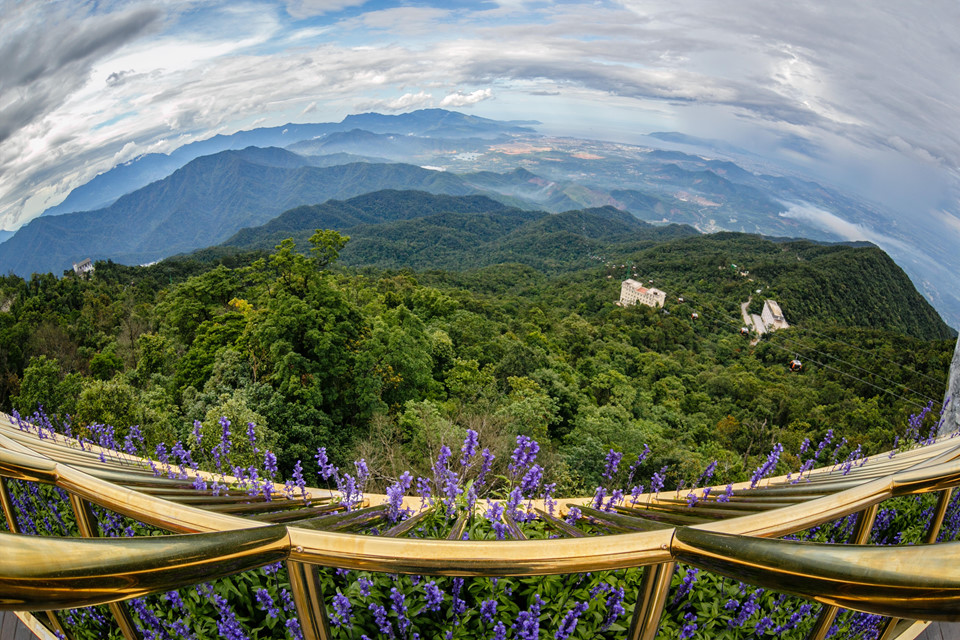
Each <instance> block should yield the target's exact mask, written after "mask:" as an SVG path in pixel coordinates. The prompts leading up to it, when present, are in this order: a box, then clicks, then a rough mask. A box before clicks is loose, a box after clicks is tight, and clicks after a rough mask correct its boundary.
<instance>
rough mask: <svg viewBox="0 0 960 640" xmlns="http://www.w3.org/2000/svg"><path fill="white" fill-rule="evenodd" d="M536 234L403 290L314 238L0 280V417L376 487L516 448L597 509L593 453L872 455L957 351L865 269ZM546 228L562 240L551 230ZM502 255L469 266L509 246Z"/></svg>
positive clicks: (787, 245)
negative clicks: (762, 312) (258, 447)
mask: <svg viewBox="0 0 960 640" xmlns="http://www.w3.org/2000/svg"><path fill="white" fill-rule="evenodd" d="M431 215H444V214H431ZM476 215H489V214H482V213H477V214H476ZM526 215H527V216H528V217H529V216H530V214H526ZM571 215H572V214H571ZM589 215H594V218H590V219H589V220H588V219H587V217H588V216H589ZM598 216H599V217H598ZM468 217H469V216H464V215H463V214H456V215H454V214H453V213H450V214H445V220H447V221H448V222H449V221H450V220H453V219H459V220H460V221H461V222H458V223H457V224H462V221H463V220H464V219H466V218H468ZM610 217H611V216H610V215H609V214H608V215H606V218H610ZM533 218H534V219H533V220H532V221H531V220H528V219H525V221H524V223H523V224H539V225H541V227H540V228H535V229H536V233H534V232H533V231H530V232H529V233H528V234H527V236H526V238H527V240H528V241H529V242H528V244H526V245H524V248H523V249H522V251H521V250H517V251H516V252H515V253H514V254H515V255H521V254H522V255H525V256H527V262H528V264H521V263H519V262H505V263H499V264H497V263H490V262H489V261H488V260H480V259H479V258H478V261H479V262H480V264H479V265H477V264H471V263H470V262H468V261H464V262H461V263H460V268H459V269H452V268H447V269H446V270H437V269H430V268H429V267H427V266H424V264H422V263H421V264H419V265H418V266H419V267H420V268H421V269H422V270H421V271H417V272H414V271H411V270H408V269H400V270H396V269H388V268H385V267H384V265H383V264H380V263H381V262H384V261H385V260H387V258H386V257H382V256H381V257H380V258H378V257H377V256H376V255H375V254H372V253H367V254H364V255H366V259H365V262H366V263H367V265H368V266H359V265H357V264H356V261H355V260H348V257H349V256H350V254H351V251H352V250H351V245H352V244H353V242H354V241H353V240H348V239H347V237H346V236H343V235H341V234H340V233H337V232H336V231H330V230H327V231H319V230H316V231H315V232H314V233H313V234H312V235H311V237H310V238H309V241H308V242H307V243H303V242H301V243H300V244H299V245H297V244H295V243H294V242H293V241H292V240H284V241H282V242H280V243H279V245H277V246H276V248H275V249H274V250H273V251H272V252H269V253H268V252H265V251H261V252H250V253H230V252H227V253H224V252H223V251H219V252H212V253H207V254H200V255H199V256H192V257H186V258H181V259H171V260H167V261H164V262H162V263H159V264H157V265H154V266H151V267H125V266H121V265H117V264H113V263H110V262H98V263H96V270H95V272H94V273H93V274H92V275H91V276H90V277H89V278H88V279H85V278H81V277H77V276H74V275H72V274H66V275H65V276H64V277H62V278H56V277H54V276H53V275H51V274H46V275H35V276H33V277H32V278H31V279H29V280H24V279H21V278H19V277H15V276H8V277H5V278H3V279H2V280H0V309H2V312H0V408H2V409H3V410H5V411H11V410H13V409H16V410H17V411H19V412H20V413H21V414H24V415H29V414H31V413H32V412H34V411H35V410H37V409H38V407H39V406H40V405H42V408H43V410H44V411H45V412H46V413H47V414H48V415H52V416H56V417H57V418H58V419H59V420H60V421H70V422H71V423H72V424H73V425H74V428H76V429H80V432H82V426H83V425H87V424H89V423H94V422H97V423H108V424H111V425H113V426H114V427H115V429H116V436H117V439H118V440H122V439H123V438H124V437H125V436H126V435H127V434H128V433H129V431H128V429H129V427H130V426H131V425H139V426H140V428H141V429H142V431H143V433H144V434H145V435H146V439H147V445H148V446H154V445H156V444H157V443H159V442H161V441H163V442H167V443H171V442H174V441H177V440H181V441H186V440H187V437H188V434H190V433H191V431H192V430H193V428H194V426H193V425H194V424H195V422H199V423H200V425H201V427H202V432H203V434H204V438H207V437H209V438H211V439H213V438H216V437H218V436H217V435H216V434H217V433H218V430H217V427H216V425H217V421H218V420H219V418H220V417H221V416H226V417H227V418H228V419H229V420H230V421H231V422H232V423H233V424H237V425H245V424H247V423H253V424H254V425H255V429H256V431H257V434H258V435H259V437H260V441H261V442H264V443H266V445H267V446H268V447H269V448H270V449H271V450H273V451H275V452H276V453H277V456H278V459H279V462H280V468H281V473H288V472H289V471H290V470H291V469H292V467H293V465H294V464H295V462H296V461H297V460H302V461H303V462H304V464H305V466H307V467H309V466H310V465H311V464H313V463H312V461H313V458H314V453H315V452H316V450H317V448H318V447H321V446H324V447H326V448H327V451H328V452H329V453H330V456H331V459H332V460H334V461H336V462H338V463H344V462H345V461H348V460H353V459H356V458H365V459H366V460H367V462H368V464H369V467H370V468H371V469H372V470H374V473H375V476H374V478H373V479H372V481H373V483H374V487H381V488H382V487H383V486H385V485H386V484H389V482H390V481H391V478H395V477H396V476H398V475H399V474H400V472H401V471H403V470H405V469H408V468H410V469H412V470H414V471H424V472H425V469H426V465H428V464H429V462H428V460H429V459H430V458H431V457H432V456H435V454H436V452H437V450H438V449H439V447H440V446H441V445H442V444H452V443H454V442H461V441H462V440H463V438H464V435H465V434H466V432H467V430H468V429H474V430H476V431H477V432H478V433H480V435H481V438H482V440H483V441H484V442H485V443H487V444H488V445H489V446H491V450H492V451H493V452H494V453H495V454H496V456H497V461H498V464H504V465H505V464H506V462H507V461H509V451H510V449H511V448H512V447H513V443H514V439H515V436H516V435H517V434H523V435H527V436H530V437H532V438H534V439H536V440H538V441H539V442H540V443H541V445H542V446H543V451H542V453H541V456H542V457H543V459H544V460H545V461H547V462H549V464H545V465H544V466H545V468H547V469H549V470H550V473H551V474H553V476H554V477H553V478H552V481H555V482H557V483H558V485H559V486H558V491H559V492H560V493H568V494H570V493H584V492H592V488H593V487H595V486H597V484H598V483H599V481H600V478H599V473H600V472H601V471H602V469H603V466H604V464H603V461H604V457H605V456H606V454H607V452H608V451H609V450H610V449H611V448H613V449H616V450H617V451H620V452H622V453H623V454H624V455H626V456H628V457H629V456H633V457H635V456H636V455H637V454H638V453H639V452H640V451H642V450H643V449H644V447H645V446H649V447H650V449H651V450H652V452H653V453H652V455H651V457H650V459H649V462H648V464H649V465H650V466H651V468H654V469H656V468H660V467H661V466H663V465H669V469H670V474H672V475H673V476H674V478H673V479H674V480H679V479H681V478H683V477H686V476H689V475H695V474H696V473H699V471H700V470H701V469H702V468H704V467H705V466H706V465H707V463H708V462H710V461H712V460H718V461H719V467H718V469H719V470H718V474H722V475H723V476H724V477H725V478H729V479H731V480H733V479H741V478H744V477H748V476H749V473H750V471H751V470H752V469H753V468H755V467H756V466H757V462H758V460H762V458H763V457H764V456H766V455H767V453H768V451H769V450H770V448H771V447H772V446H773V445H774V443H777V442H781V443H784V445H785V448H786V450H787V451H795V450H797V449H798V447H799V444H800V442H801V441H802V440H803V439H804V438H808V437H809V438H811V439H819V438H820V437H822V436H823V434H825V433H826V432H827V431H828V430H830V429H833V430H834V432H835V433H836V435H837V438H838V441H839V439H841V438H846V443H847V444H846V447H848V448H849V449H850V450H852V449H854V448H855V447H857V446H860V447H862V450H864V451H868V452H873V451H877V450H880V449H881V448H887V447H889V446H891V445H892V443H893V438H894V434H895V433H900V432H901V431H902V429H903V425H904V424H906V422H907V419H908V417H909V415H910V414H913V413H918V412H919V411H920V409H921V408H922V407H923V406H925V405H927V404H928V403H929V402H933V403H934V404H935V407H934V408H935V409H936V408H937V406H936V405H937V403H938V402H939V399H940V398H941V397H942V393H943V385H944V379H945V374H946V370H947V368H948V365H949V361H950V356H951V354H952V346H953V343H952V338H951V331H950V330H949V328H947V327H946V325H944V324H943V323H942V322H941V321H940V320H939V318H938V317H936V314H935V313H934V312H933V311H932V309H930V308H929V305H926V303H925V301H923V299H922V298H921V297H920V296H919V294H917V293H916V291H915V290H913V288H912V286H911V285H910V283H909V280H907V279H906V277H905V276H904V275H903V273H902V271H900V270H899V269H898V268H897V267H896V266H895V265H894V264H893V263H892V261H890V259H889V258H888V257H887V256H886V255H885V254H883V253H882V252H881V251H879V250H878V249H876V248H873V247H850V246H843V245H838V246H831V245H820V244H814V243H810V242H806V241H790V242H787V241H772V240H770V239H764V238H760V237H758V236H748V235H742V234H716V235H711V236H699V235H689V234H680V235H681V237H675V236H676V234H675V233H672V232H671V235H673V236H674V237H669V236H668V237H666V238H661V239H655V238H652V237H645V238H642V239H640V240H637V241H636V243H640V244H639V245H638V244H636V243H632V241H630V239H629V238H627V239H626V240H624V238H623V234H622V233H621V232H620V231H618V233H617V234H616V235H617V239H616V241H611V239H610V237H609V235H608V236H607V237H604V236H603V234H602V233H600V232H599V231H597V230H594V231H591V230H590V229H588V224H587V223H588V222H592V223H596V222H597V220H601V221H602V220H603V219H604V215H602V210H601V214H590V213H589V212H580V217H579V218H577V219H576V224H570V216H568V218H567V219H565V218H564V217H563V216H562V215H559V216H551V218H549V219H544V218H543V217H542V216H533ZM554 221H555V223H556V224H558V225H566V226H567V229H566V230H562V229H561V230H557V229H550V228H544V226H543V225H546V224H548V223H550V222H554ZM410 223H411V224H413V223H420V224H422V223H423V220H422V219H421V220H412V221H410ZM392 224H393V225H394V226H392V227H390V230H389V233H390V234H391V235H393V234H397V233H399V232H400V231H402V229H400V230H399V231H398V229H397V228H396V226H395V225H397V224H400V223H397V222H394V223H392ZM598 224H599V223H598ZM621 224H626V223H621ZM478 226H479V227H484V225H478ZM521 226H522V225H521ZM645 226H646V225H645ZM640 232H641V233H646V234H648V236H649V235H650V233H651V232H650V231H649V230H646V229H641V230H640ZM511 233H512V232H507V233H504V234H503V235H504V237H505V239H503V240H502V241H501V243H500V244H498V245H496V246H494V245H488V249H489V251H488V252H487V253H489V254H492V253H493V252H494V251H495V250H501V251H504V252H507V251H508V250H510V247H511V246H516V243H518V242H520V241H521V240H522V239H523V237H522V236H519V237H518V236H517V235H516V234H515V233H513V234H512V235H511ZM558 234H565V235H558ZM291 235H294V234H291ZM552 235H553V236H557V237H553V238H551V236H552ZM506 236H509V237H506ZM558 238H564V239H566V240H565V241H566V244H563V243H560V242H558ZM368 246H369V245H368ZM498 248H499V249H498ZM468 250H469V251H471V252H473V254H474V255H476V254H477V251H476V247H475V246H474V247H469V248H468ZM588 250H589V251H588ZM564 252H567V253H566V255H567V256H568V259H567V260H566V262H565V261H564V260H563V256H564ZM211 256H212V257H211ZM341 256H342V257H343V260H342V261H338V258H340V257H341ZM444 260H445V261H449V260H450V256H449V255H447V256H445V257H444ZM351 263H352V264H351ZM532 264H533V265H538V266H539V268H535V267H534V266H531V265H532ZM564 264H567V265H572V266H567V267H563V265H564ZM369 265H373V266H369ZM733 265H736V266H733ZM635 272H636V274H637V275H636V277H638V278H643V279H648V280H653V281H654V284H655V286H658V287H661V288H663V289H664V290H665V291H667V293H668V298H667V304H666V306H665V308H664V309H654V308H649V307H643V306H638V307H626V308H621V307H619V306H617V305H616V304H615V303H616V301H617V298H618V294H619V288H620V281H621V279H623V278H624V277H628V276H633V275H634V273H635ZM745 273H746V274H747V275H744V274H745ZM757 290H759V292H760V293H757ZM679 297H683V298H684V301H683V302H679V301H678V298H679ZM751 297H752V302H751V305H753V307H754V308H753V310H754V311H756V305H757V304H758V303H760V302H762V300H763V299H765V298H768V297H770V298H775V299H778V300H779V301H780V303H781V305H782V307H783V309H784V313H785V314H786V315H787V317H788V320H790V321H791V323H794V324H795V326H794V327H792V328H791V329H788V330H785V331H780V332H777V333H774V334H771V335H768V336H765V337H763V338H762V339H760V340H759V341H756V343H755V344H754V342H755V341H754V340H752V338H753V337H754V336H749V337H744V336H742V335H741V334H740V331H739V329H740V325H741V322H742V321H741V320H740V315H739V314H740V308H739V307H740V304H741V303H743V302H746V301H747V300H748V299H751ZM694 312H696V313H697V316H698V317H697V318H696V319H694V318H693V317H692V315H691V314H693V313H694ZM793 358H800V359H802V360H803V361H804V368H803V370H802V371H801V372H799V373H795V372H791V371H790V370H789V368H788V367H787V363H788V361H790V360H791V359H793ZM935 417H936V411H934V412H933V414H932V415H931V417H930V418H929V419H928V424H925V425H924V428H926V429H928V428H931V427H932V426H933V423H934V422H935ZM236 431H237V432H238V433H237V434H236V442H235V451H236V452H238V454H237V455H239V456H240V457H239V458H237V462H241V463H242V462H243V460H242V452H243V451H244V447H245V446H246V447H249V445H248V444H245V443H246V442H247V440H246V436H245V435H244V434H243V433H240V432H241V431H242V430H240V429H238V430H236ZM206 449H207V450H209V449H210V447H209V446H208V447H206ZM248 455H252V452H248ZM421 467H424V468H423V469H421ZM308 471H310V472H311V473H313V474H314V475H313V477H316V475H315V472H316V469H315V468H313V469H310V468H308Z"/></svg>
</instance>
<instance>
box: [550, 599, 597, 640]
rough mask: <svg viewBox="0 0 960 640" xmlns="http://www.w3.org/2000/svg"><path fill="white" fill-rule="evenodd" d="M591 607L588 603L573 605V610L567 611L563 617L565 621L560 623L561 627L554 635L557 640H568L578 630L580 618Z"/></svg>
mask: <svg viewBox="0 0 960 640" xmlns="http://www.w3.org/2000/svg"><path fill="white" fill-rule="evenodd" d="M589 606H590V605H588V604H587V603H586V602H578V603H576V604H575V605H573V608H572V609H570V610H569V611H567V613H566V615H565V616H563V620H561V621H560V627H559V628H558V629H557V632H556V633H555V634H554V635H553V637H554V638H555V640H567V638H569V637H570V635H571V634H572V633H573V632H574V631H575V630H576V629H577V620H579V619H580V616H582V615H583V613H584V612H585V611H586V610H587V608H588V607H589Z"/></svg>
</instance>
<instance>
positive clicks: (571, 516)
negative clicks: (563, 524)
mask: <svg viewBox="0 0 960 640" xmlns="http://www.w3.org/2000/svg"><path fill="white" fill-rule="evenodd" d="M582 517H583V513H582V512H581V511H580V509H578V508H577V507H570V511H568V512H567V517H566V521H567V524H576V522H577V520H579V519H580V518H582Z"/></svg>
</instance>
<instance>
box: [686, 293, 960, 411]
mask: <svg viewBox="0 0 960 640" xmlns="http://www.w3.org/2000/svg"><path fill="white" fill-rule="evenodd" d="M701 313H704V311H703V310H702V309H701ZM707 313H710V312H707ZM710 315H715V314H712V313H710ZM720 320H722V321H723V323H724V324H729V325H731V326H737V327H738V331H740V329H742V324H741V322H740V321H741V320H742V318H740V317H737V318H736V320H735V321H734V320H733V319H732V318H727V317H723V318H721V319H720ZM714 322H719V320H717V319H715V320H714ZM795 326H796V327H797V328H800V329H802V330H803V331H810V332H811V333H814V334H816V335H819V336H822V337H824V338H825V339H827V340H832V338H830V337H829V336H824V335H823V334H820V333H818V332H817V331H814V330H812V329H808V328H807V327H806V326H804V325H795ZM741 333H742V332H741ZM780 339H782V340H785V341H788V338H784V337H781V338H780ZM834 342H838V343H840V344H843V345H846V346H848V347H851V348H854V349H856V350H858V351H860V352H862V353H865V354H867V355H869V356H872V357H873V358H875V359H880V360H884V361H886V362H890V363H892V364H894V365H896V366H898V367H900V368H901V369H903V370H905V371H906V372H908V373H913V374H915V375H918V376H922V377H924V378H927V379H928V380H931V381H933V382H936V383H937V384H938V385H943V384H945V382H944V381H943V380H937V379H936V378H933V377H931V376H928V375H926V374H923V373H920V372H919V371H916V370H915V369H911V368H910V367H907V366H905V365H903V364H900V363H898V362H895V361H893V360H890V359H889V358H877V355H876V354H875V353H871V352H870V351H867V350H866V349H863V348H860V347H856V346H854V345H850V344H847V343H845V342H843V341H842V340H834ZM768 343H769V344H774V343H773V342H772V341H769V342H768ZM794 344H800V345H801V346H803V348H804V349H808V350H812V351H815V352H816V353H821V354H823V355H826V356H828V357H831V358H833V359H834V360H836V361H838V362H842V363H843V364H845V365H849V366H850V367H854V368H856V369H859V370H861V371H864V372H866V373H868V374H870V375H874V376H876V377H878V378H881V379H883V380H885V381H886V382H888V383H891V384H893V385H895V386H899V387H902V388H904V389H907V390H908V391H909V392H910V393H911V394H913V395H915V396H919V397H922V398H924V399H926V400H927V401H931V402H933V403H935V404H936V405H937V406H941V405H942V404H943V402H942V401H941V400H936V399H934V398H931V397H930V396H928V395H926V394H923V393H921V392H918V391H914V390H913V389H911V388H910V387H908V386H907V385H905V384H903V383H899V382H896V381H894V380H891V379H889V378H887V377H885V376H882V375H880V374H879V373H875V372H872V371H870V370H869V369H864V368H863V367H861V366H859V365H856V364H854V363H852V362H848V361H846V360H844V359H843V358H840V357H839V356H833V355H830V354H828V353H826V352H823V351H820V350H818V349H815V348H813V347H809V346H806V345H803V343H797V342H795V343H794ZM858 379H859V378H858ZM864 382H866V381H864ZM868 384H869V383H868ZM872 386H876V385H872ZM890 393H894V392H892V391H890ZM894 395H897V396H898V397H902V396H900V395H899V394H896V393H894Z"/></svg>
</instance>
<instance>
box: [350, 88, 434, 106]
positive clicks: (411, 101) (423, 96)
mask: <svg viewBox="0 0 960 640" xmlns="http://www.w3.org/2000/svg"><path fill="white" fill-rule="evenodd" d="M432 102H433V96H432V95H431V94H429V93H426V92H424V91H419V92H417V93H405V94H403V95H402V96H400V97H399V98H394V99H393V100H369V101H366V102H361V103H358V104H357V109H358V110H360V111H409V110H411V109H421V108H423V107H427V106H430V105H431V104H432Z"/></svg>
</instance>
